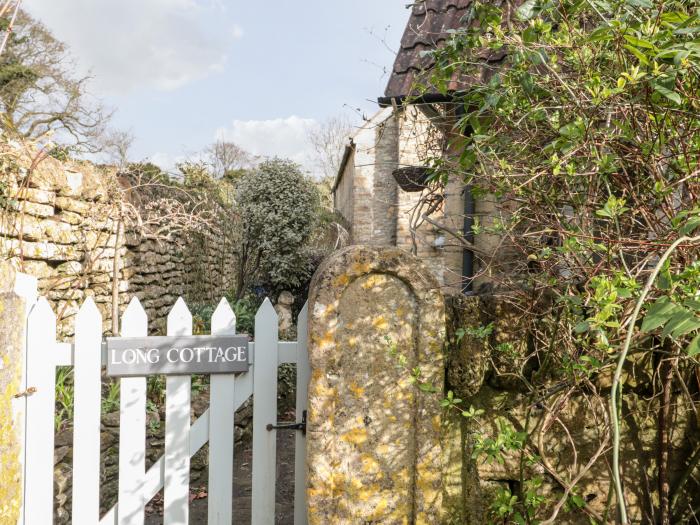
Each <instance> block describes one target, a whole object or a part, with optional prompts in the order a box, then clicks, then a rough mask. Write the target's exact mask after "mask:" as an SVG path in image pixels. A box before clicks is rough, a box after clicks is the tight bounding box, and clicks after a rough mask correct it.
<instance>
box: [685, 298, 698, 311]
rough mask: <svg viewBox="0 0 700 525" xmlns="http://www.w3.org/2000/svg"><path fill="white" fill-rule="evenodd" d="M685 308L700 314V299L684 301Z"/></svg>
mask: <svg viewBox="0 0 700 525" xmlns="http://www.w3.org/2000/svg"><path fill="white" fill-rule="evenodd" d="M683 306H685V307H686V308H690V309H691V310H695V311H696V312H698V313H700V300H698V299H687V300H685V301H683Z"/></svg>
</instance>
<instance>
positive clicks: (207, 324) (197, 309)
mask: <svg viewBox="0 0 700 525" xmlns="http://www.w3.org/2000/svg"><path fill="white" fill-rule="evenodd" d="M225 296H226V299H227V300H228V302H229V304H230V305H231V308H232V309H233V311H234V313H235V314H236V331H237V332H238V333H239V334H247V335H250V336H253V335H255V333H254V332H255V314H256V313H257V311H258V308H259V307H260V304H261V301H259V300H257V299H256V298H255V297H253V296H246V297H243V298H242V299H239V300H238V301H235V300H234V298H233V297H232V295H231V293H227V294H226V295H225ZM189 308H190V312H191V313H192V323H193V333H194V334H195V335H205V334H209V333H210V332H211V316H212V314H213V313H214V310H215V307H214V306H212V305H209V304H202V303H192V304H191V305H189Z"/></svg>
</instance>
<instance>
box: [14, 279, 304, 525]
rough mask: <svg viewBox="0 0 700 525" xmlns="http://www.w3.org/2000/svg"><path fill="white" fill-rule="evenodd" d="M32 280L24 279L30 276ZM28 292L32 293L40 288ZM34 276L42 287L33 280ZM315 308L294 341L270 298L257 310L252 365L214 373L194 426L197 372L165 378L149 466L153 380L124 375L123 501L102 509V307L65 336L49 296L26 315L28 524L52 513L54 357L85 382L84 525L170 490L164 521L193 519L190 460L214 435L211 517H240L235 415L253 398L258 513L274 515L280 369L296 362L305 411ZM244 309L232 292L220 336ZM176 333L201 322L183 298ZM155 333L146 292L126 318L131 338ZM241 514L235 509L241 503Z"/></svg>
mask: <svg viewBox="0 0 700 525" xmlns="http://www.w3.org/2000/svg"><path fill="white" fill-rule="evenodd" d="M22 279H24V278H23V277H20V280H22ZM23 282H24V283H25V284H24V287H23V289H22V290H21V293H22V295H24V296H25V298H27V299H29V300H30V301H33V300H34V298H36V290H32V289H31V288H32V286H31V285H30V286H29V287H27V286H26V283H27V282H30V283H31V280H30V281H27V280H26V279H25V280H24V281H23ZM34 286H35V285H34ZM306 319H307V311H306V306H305V307H304V309H303V310H302V312H301V313H300V315H299V320H298V325H297V326H298V334H299V338H298V341H296V342H282V341H279V340H278V319H277V314H276V312H275V310H274V308H273V307H272V304H271V303H270V301H269V300H267V299H266V300H265V302H264V303H263V305H262V306H261V307H260V309H259V310H258V312H257V315H256V317H255V334H256V340H255V342H254V343H252V342H251V343H250V344H249V355H250V361H251V363H252V364H251V367H250V369H249V371H248V372H246V373H241V374H213V375H211V376H210V379H211V381H210V406H209V409H208V410H207V411H206V412H204V413H203V414H202V415H201V416H200V417H199V418H198V419H197V420H196V421H195V422H194V423H192V424H191V425H190V392H191V390H190V381H191V378H190V376H169V377H167V379H166V416H165V453H164V456H163V457H161V458H160V459H158V460H157V461H156V462H155V463H154V464H153V465H152V466H151V468H149V469H148V471H146V469H145V460H146V448H145V447H146V378H145V377H125V378H121V379H120V382H121V384H120V428H119V489H118V492H119V494H118V502H117V504H116V505H115V506H114V507H113V508H111V509H110V510H109V511H108V512H107V513H106V514H105V515H104V516H101V517H100V515H99V492H100V414H101V410H100V409H101V402H100V400H101V370H102V367H103V366H104V365H105V364H106V358H107V356H106V349H105V346H104V344H103V341H102V317H101V314H100V312H99V310H98V309H97V306H96V305H95V303H94V302H93V301H92V299H87V300H86V301H85V303H84V304H83V305H82V307H81V308H80V311H79V313H78V315H77V317H76V326H75V334H76V335H75V340H74V343H73V344H71V343H60V342H57V341H56V317H55V315H54V313H53V312H52V310H51V307H50V305H49V303H48V302H47V301H46V299H44V298H39V299H38V300H37V301H36V302H35V303H34V304H33V306H32V307H31V310H30V311H29V314H28V319H27V341H26V368H25V380H24V381H23V383H24V385H26V388H27V390H26V395H25V396H24V397H23V401H22V402H23V403H24V406H23V407H22V410H21V412H23V413H24V416H23V417H24V422H25V425H24V427H25V428H24V430H25V448H24V451H23V454H22V456H23V457H22V458H21V460H22V461H23V465H24V505H23V509H22V515H21V517H20V521H19V525H47V524H50V523H52V522H53V504H54V502H53V499H54V494H53V485H54V479H53V465H54V462H53V455H54V411H55V386H56V385H55V378H56V367H60V366H73V367H74V382H75V387H74V388H75V390H74V391H75V401H74V402H75V408H74V426H73V428H74V430H73V432H74V441H73V488H72V497H73V504H72V512H73V514H72V522H73V524H75V525H97V524H100V525H112V524H118V525H143V523H144V516H145V506H146V504H147V503H148V502H149V501H150V500H151V499H152V498H153V497H154V496H155V495H156V494H157V493H158V492H159V491H160V490H161V489H163V488H164V516H163V520H164V524H165V525H176V524H177V525H186V524H188V523H189V518H188V514H189V508H188V507H189V474H190V458H191V457H192V456H193V455H194V454H195V453H196V452H197V451H198V450H200V448H201V447H202V446H203V445H204V444H205V443H207V442H209V480H208V523H209V524H210V525H211V524H217V525H218V524H226V525H230V524H231V523H232V522H235V523H239V522H240V521H239V520H237V519H236V517H235V514H234V515H232V481H233V479H232V477H233V444H234V435H233V430H234V413H235V411H236V410H237V409H238V408H240V406H241V405H242V404H243V403H244V402H245V401H246V400H247V399H248V398H249V397H250V396H251V395H252V396H253V400H254V402H253V461H252V495H251V497H252V502H251V507H252V519H251V521H252V523H253V524H254V525H272V524H273V523H274V522H275V486H276V430H274V429H273V430H268V428H267V426H268V424H270V423H273V424H274V423H275V422H276V421H277V369H278V366H279V365H281V364H283V363H296V365H297V404H296V412H297V418H301V414H302V413H303V411H304V410H306V402H307V385H308V380H309V373H310V371H309V362H308V355H307V346H306ZM235 331H236V317H235V315H234V313H233V310H232V309H231V307H230V306H229V304H228V302H227V301H226V300H225V299H222V300H221V302H220V303H219V305H218V307H217V309H216V311H215V312H214V314H213V316H212V319H211V332H212V335H230V334H235ZM167 332H168V335H188V334H191V332H192V316H191V314H190V312H189V310H188V309H187V306H186V305H185V302H184V301H183V300H182V299H179V300H178V301H177V303H176V304H175V306H174V307H173V309H172V310H171V312H170V314H169V315H168V322H167ZM145 335H147V316H146V312H145V311H144V309H143V308H142V306H141V304H140V303H139V301H138V299H137V298H133V299H132V300H131V302H130V303H129V305H128V307H127V309H126V311H125V312H124V315H123V317H122V320H121V336H122V337H134V336H145ZM295 451H296V460H295V469H296V471H295V495H294V523H295V525H304V524H305V523H306V519H307V518H306V496H305V486H306V479H305V456H306V442H305V436H304V434H303V433H302V432H296V445H295ZM233 512H234V513H235V509H234V510H233Z"/></svg>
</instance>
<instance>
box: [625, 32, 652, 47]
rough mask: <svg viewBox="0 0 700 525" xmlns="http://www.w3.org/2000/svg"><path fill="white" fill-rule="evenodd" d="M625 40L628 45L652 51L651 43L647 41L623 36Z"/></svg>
mask: <svg viewBox="0 0 700 525" xmlns="http://www.w3.org/2000/svg"><path fill="white" fill-rule="evenodd" d="M623 36H624V38H625V40H627V41H628V42H629V43H630V44H632V45H633V46H635V47H643V48H645V49H654V44H652V43H651V42H648V41H647V40H642V39H641V38H637V37H636V36H632V35H623Z"/></svg>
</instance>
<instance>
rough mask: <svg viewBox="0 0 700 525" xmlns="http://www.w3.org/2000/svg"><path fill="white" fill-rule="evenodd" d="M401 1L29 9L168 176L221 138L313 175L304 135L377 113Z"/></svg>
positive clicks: (53, 0)
mask: <svg viewBox="0 0 700 525" xmlns="http://www.w3.org/2000/svg"><path fill="white" fill-rule="evenodd" d="M407 3H408V2H406V0H349V1H348V0H346V1H339V0H300V1H293V0H269V1H267V2H264V3H263V2H256V1H248V2H243V1H241V0H25V1H24V4H23V6H24V8H25V9H26V10H27V11H28V12H29V13H30V14H32V15H33V16H34V17H36V18H38V19H39V20H41V21H42V22H43V23H44V24H45V25H46V26H47V27H48V28H49V29H50V30H51V31H52V32H53V33H54V35H55V36H56V37H57V38H58V39H59V40H61V41H63V42H65V43H66V44H67V45H68V46H69V48H70V50H71V52H72V55H73V56H74V58H75V60H76V62H77V64H78V66H79V68H80V70H81V72H82V73H84V74H90V75H91V76H92V77H93V81H92V83H91V88H90V89H91V91H92V93H93V94H94V95H95V96H97V97H99V98H100V99H101V100H102V101H103V102H104V103H105V104H106V105H107V106H108V107H111V108H113V109H114V110H115V113H114V117H113V120H112V126H113V127H114V128H116V129H120V130H126V131H129V132H131V133H132V134H133V136H134V139H135V140H134V144H133V147H132V150H131V153H130V156H131V160H142V159H150V160H151V161H153V162H155V163H156V164H159V165H161V166H162V167H164V168H166V169H172V167H173V166H174V164H175V162H177V161H179V160H182V159H183V157H191V156H195V155H196V154H197V152H200V151H202V150H203V149H204V148H205V147H206V146H207V145H208V144H211V143H212V142H214V141H215V140H216V139H217V138H225V139H226V140H230V141H233V142H235V143H237V144H238V145H239V146H241V147H243V148H244V149H246V150H248V151H249V152H250V153H253V154H255V155H261V156H275V155H277V156H282V157H289V158H292V159H293V160H296V161H297V162H300V163H302V164H303V165H304V166H306V167H307V168H309V167H310V166H311V164H312V163H311V160H310V159H311V146H310V144H309V143H308V139H307V133H308V130H309V129H313V128H314V127H316V126H318V125H319V122H322V121H324V120H325V119H328V118H330V117H333V116H337V115H341V114H345V115H346V116H348V117H349V118H350V119H351V120H353V121H356V122H358V123H359V122H361V118H362V116H363V115H364V116H369V115H371V114H372V113H374V112H375V111H376V110H377V105H376V99H377V97H378V96H381V95H382V94H383V91H384V87H385V85H386V82H387V80H388V72H389V71H390V70H391V66H392V64H393V61H394V54H395V51H396V49H397V48H398V45H399V41H400V39H401V34H402V33H403V28H404V26H405V24H406V21H407V19H408V13H409V11H408V9H406V4H407Z"/></svg>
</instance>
